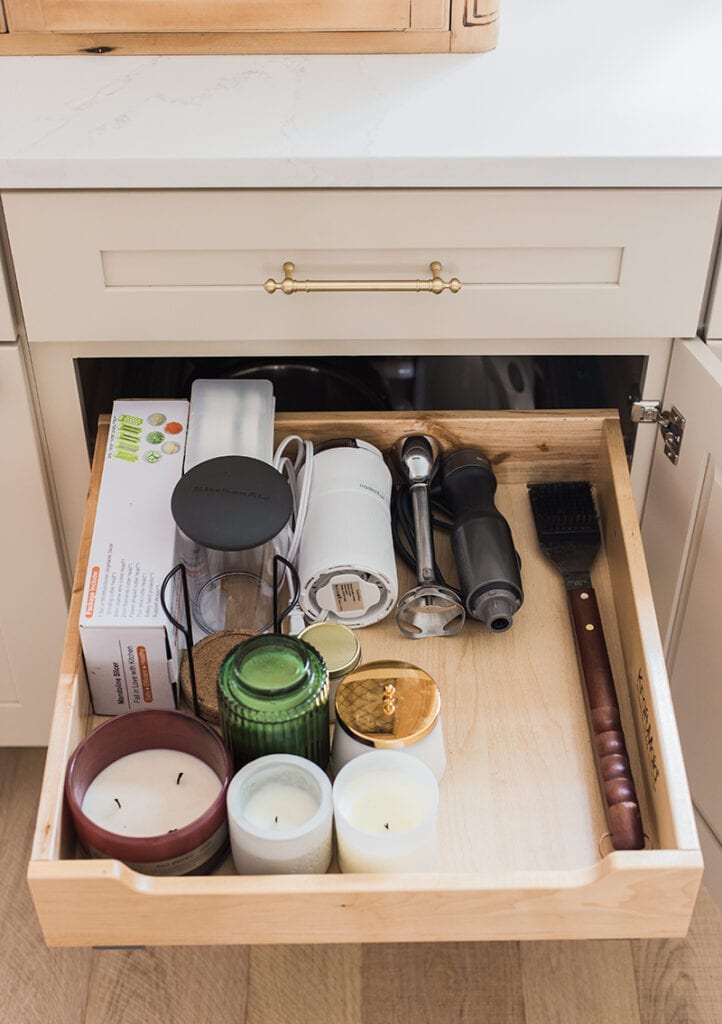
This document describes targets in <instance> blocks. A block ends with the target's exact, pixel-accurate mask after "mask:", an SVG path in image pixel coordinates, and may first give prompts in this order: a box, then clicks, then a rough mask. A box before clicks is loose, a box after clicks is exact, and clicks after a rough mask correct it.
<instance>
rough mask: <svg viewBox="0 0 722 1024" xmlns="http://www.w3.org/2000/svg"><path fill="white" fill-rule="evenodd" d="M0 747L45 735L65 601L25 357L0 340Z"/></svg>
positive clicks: (40, 740)
mask: <svg viewBox="0 0 722 1024" xmlns="http://www.w3.org/2000/svg"><path fill="white" fill-rule="evenodd" d="M0 430H1V431H2V436H3V444H2V447H1V448H0V474H1V476H2V480H3V501H2V503H0V565H2V586H1V587H0V746H43V745H45V744H46V743H47V741H48V730H49V728H50V717H51V713H52V709H53V698H54V696H55V687H56V683H57V672H58V664H59V660H60V651H61V650H62V644H63V635H64V632H65V622H64V620H65V616H66V614H67V607H66V601H65V590H64V584H63V578H62V573H61V568H60V561H59V558H58V553H57V548H56V543H55V535H54V531H53V526H52V513H51V508H50V503H49V501H48V497H47V493H46V482H45V474H44V469H43V465H42V461H41V455H40V450H39V446H38V442H37V437H36V431H35V422H34V417H33V411H32V407H31V403H30V396H29V393H28V385H27V380H26V377H25V371H24V368H23V363H22V357H21V354H20V352H19V350H18V348H17V346H16V345H0Z"/></svg>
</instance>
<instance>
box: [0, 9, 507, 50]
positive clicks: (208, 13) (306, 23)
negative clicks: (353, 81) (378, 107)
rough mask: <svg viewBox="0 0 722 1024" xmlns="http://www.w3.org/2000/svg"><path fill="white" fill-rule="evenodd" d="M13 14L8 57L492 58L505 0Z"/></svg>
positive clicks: (16, 11) (2, 46)
mask: <svg viewBox="0 0 722 1024" xmlns="http://www.w3.org/2000/svg"><path fill="white" fill-rule="evenodd" d="M5 9H6V13H7V21H8V27H9V30H10V31H9V34H8V36H7V38H6V39H5V40H2V41H1V42H0V53H3V52H5V53H13V52H15V53H18V52H27V53H32V52H35V53H40V52H58V53H62V52H68V53H72V52H77V51H78V50H81V51H82V50H87V51H89V52H90V51H92V50H93V49H95V50H96V52H97V51H98V50H100V51H101V52H104V51H106V50H108V51H118V50H120V51H122V52H137V53H140V52H154V53H155V52H170V53H187V52H204V51H207V52H213V53H223V52H227V53H232V52H249V53H264V52H266V53H274V52H275V53H283V52H289V53H303V52H309V53H323V52H330V53H339V52H340V53H343V52H361V53H363V52H381V53H383V52H394V51H406V52H409V51H410V52H413V51H420V52H433V51H445V50H446V51H448V50H461V51H464V50H466V51H478V50H488V49H491V48H493V46H494V45H495V43H496V34H497V17H498V0H363V2H359V0H311V2H309V0H281V2H278V0H174V2H173V3H171V4H169V3H167V0H5ZM87 34H92V35H97V36H99V38H98V39H88V38H85V39H83V38H81V37H82V36H84V35H86V36H87ZM107 34H111V36H112V38H110V39H106V40H105V41H103V39H102V38H100V36H102V35H107ZM116 37H118V38H116ZM93 44H95V45H93Z"/></svg>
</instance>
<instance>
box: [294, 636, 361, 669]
mask: <svg viewBox="0 0 722 1024" xmlns="http://www.w3.org/2000/svg"><path fill="white" fill-rule="evenodd" d="M298 639H299V640H305V641H306V643H307V644H310V645H311V647H315V648H316V650H317V651H318V653H319V654H320V655H321V657H322V658H323V660H324V661H325V662H326V668H327V670H328V677H329V679H338V678H340V677H341V676H345V675H346V673H347V672H351V671H352V670H353V669H355V668H356V666H357V665H358V663H359V661H361V644H360V643H359V638H358V637H357V636H356V634H355V633H354V631H353V630H352V629H349V628H348V626H344V625H343V623H342V622H314V623H312V624H311V625H310V626H306V628H305V629H302V630H301V632H300V633H299V634H298Z"/></svg>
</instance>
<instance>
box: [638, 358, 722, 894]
mask: <svg viewBox="0 0 722 1024" xmlns="http://www.w3.org/2000/svg"><path fill="white" fill-rule="evenodd" d="M672 406H676V407H677V408H678V409H679V411H680V412H681V413H682V414H683V415H684V416H685V417H686V420H687V422H686V425H685V430H684V437H683V440H682V446H681V449H680V455H679V463H678V465H676V466H675V465H673V464H672V462H671V461H670V460H669V459H668V458H667V457H666V456H665V454H664V451H663V446H662V444H661V443H660V444H659V446H658V449H657V451H656V452H655V456H654V461H653V463H652V473H651V477H650V484H649V490H648V493H647V501H646V505H645V511H644V518H643V520H642V535H643V539H644V543H645V548H646V551H647V558H648V562H649V571H650V577H651V581H652V589H653V592H654V599H655V604H656V607H657V614H658V619H659V625H660V629H661V631H662V637H663V640H664V646H665V653H666V658H667V665H668V669H669V676H670V681H671V686H672V695H673V698H674V703H675V708H676V713H677V722H678V724H679V731H680V735H681V738H682V745H683V748H684V751H685V760H686V763H687V772H688V776H689V783H690V788H691V791H692V799H693V801H694V804H695V808H696V810H697V813H698V815H699V816H700V817H701V818H702V824H703V827H701V828H700V838H701V840H702V847H703V853H705V861H706V865H707V876H706V879H705V880H706V883H707V885H708V887H709V889H710V890H711V891H712V892H713V893H714V895H715V897H716V899H717V900H718V901H719V902H720V903H721V904H722V858H721V857H720V853H721V852H722V850H721V849H720V844H722V786H720V779H722V744H721V743H720V736H721V735H722V621H721V618H720V616H721V615H722V603H721V602H720V593H722V361H720V360H719V359H718V357H717V356H716V355H715V354H714V353H713V352H712V351H710V349H709V348H708V347H707V346H706V345H705V344H703V343H702V342H701V341H697V340H695V341H685V342H677V343H675V345H674V349H673V354H672V361H671V364H670V372H669V378H668V382H667V391H666V394H665V396H664V408H665V409H671V407H672ZM705 846H706V847H707V850H706V852H705Z"/></svg>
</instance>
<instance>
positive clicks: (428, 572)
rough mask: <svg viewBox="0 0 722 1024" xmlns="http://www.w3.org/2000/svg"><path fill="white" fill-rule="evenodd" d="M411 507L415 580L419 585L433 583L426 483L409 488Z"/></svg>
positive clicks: (434, 579)
mask: <svg viewBox="0 0 722 1024" xmlns="http://www.w3.org/2000/svg"><path fill="white" fill-rule="evenodd" d="M411 505H412V507H413V510H414V530H415V531H416V578H417V580H418V581H419V583H434V582H436V571H435V569H434V561H435V559H434V535H433V533H432V530H431V510H430V508H429V485H428V483H425V484H414V485H413V486H412V487H411Z"/></svg>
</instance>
